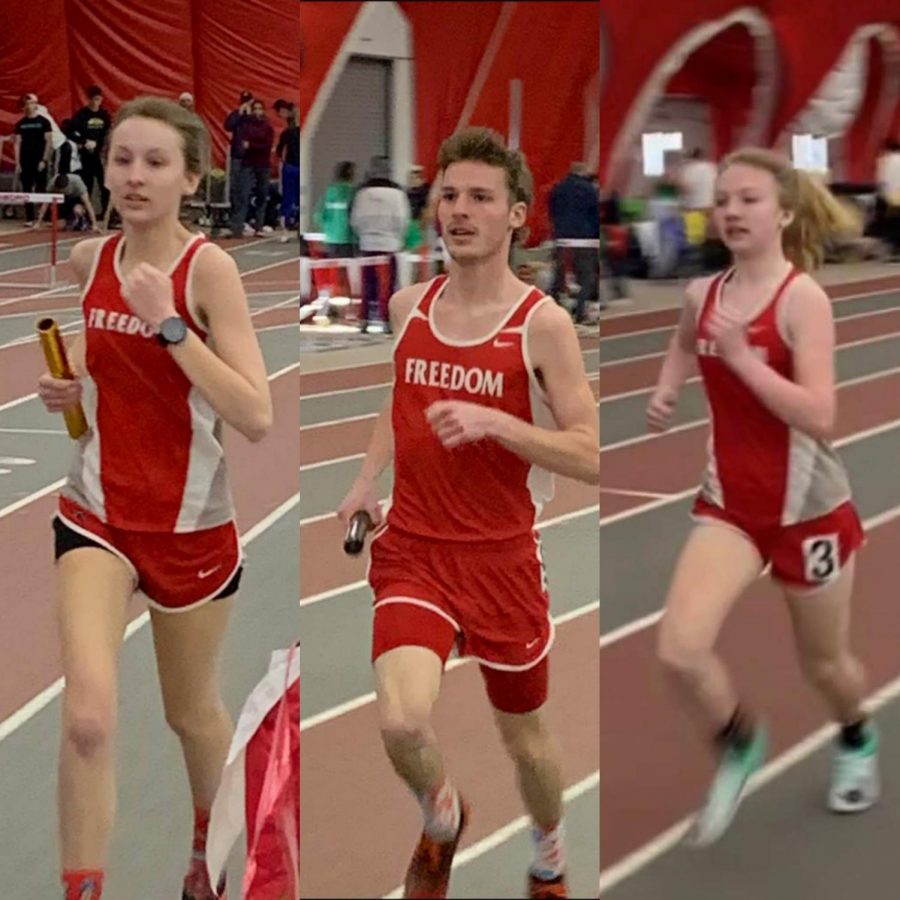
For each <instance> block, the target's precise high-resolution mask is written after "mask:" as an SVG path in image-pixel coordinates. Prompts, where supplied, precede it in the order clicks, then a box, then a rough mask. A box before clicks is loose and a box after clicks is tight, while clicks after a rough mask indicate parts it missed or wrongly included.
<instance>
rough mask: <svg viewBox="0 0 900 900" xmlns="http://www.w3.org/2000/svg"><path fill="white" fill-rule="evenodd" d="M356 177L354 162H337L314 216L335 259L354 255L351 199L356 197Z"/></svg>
mask: <svg viewBox="0 0 900 900" xmlns="http://www.w3.org/2000/svg"><path fill="white" fill-rule="evenodd" d="M355 178H356V166H354V165H353V163H352V162H349V161H345V162H342V163H338V165H337V166H336V167H335V170H334V181H333V182H332V183H331V184H330V185H328V188H327V190H326V191H325V195H324V196H323V197H322V199H321V200H320V201H319V205H318V207H317V208H316V212H315V215H314V216H313V221H314V223H315V226H316V228H318V229H319V230H320V231H322V232H324V234H325V241H324V243H325V252H326V253H327V254H328V256H330V257H331V258H332V259H337V258H339V257H346V256H353V249H354V247H353V231H352V230H351V229H350V203H351V201H352V200H353V181H354V179H355Z"/></svg>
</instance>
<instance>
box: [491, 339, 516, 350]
mask: <svg viewBox="0 0 900 900" xmlns="http://www.w3.org/2000/svg"><path fill="white" fill-rule="evenodd" d="M494 346H495V347H496V348H497V349H498V350H499V349H501V348H502V347H512V346H513V342H512V341H501V340H499V339H496V340H495V341H494Z"/></svg>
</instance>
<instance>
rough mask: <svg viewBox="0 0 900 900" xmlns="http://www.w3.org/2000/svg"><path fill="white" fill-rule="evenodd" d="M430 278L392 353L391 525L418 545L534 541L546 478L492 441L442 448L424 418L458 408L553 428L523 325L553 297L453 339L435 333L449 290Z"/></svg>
mask: <svg viewBox="0 0 900 900" xmlns="http://www.w3.org/2000/svg"><path fill="white" fill-rule="evenodd" d="M446 280H447V279H446V276H440V277H438V278H435V279H434V280H433V281H432V282H431V284H430V285H429V286H428V288H427V289H426V291H425V294H424V295H423V297H422V299H421V300H420V301H419V303H418V304H417V306H416V307H415V308H414V309H413V310H412V312H411V313H410V315H409V318H408V319H407V321H406V323H405V325H404V328H403V331H402V333H401V334H400V336H399V338H398V340H397V344H396V348H395V350H394V397H393V408H392V423H393V430H394V489H393V496H392V501H391V508H390V510H389V512H388V517H387V522H388V525H389V526H391V527H394V528H397V529H399V530H401V531H404V532H407V533H410V534H414V535H417V536H420V537H426V538H435V539H440V540H450V541H460V542H484V541H501V540H506V539H509V538H511V537H518V536H521V535H523V534H530V533H532V531H533V529H534V524H535V520H536V519H537V516H538V515H539V514H540V510H541V506H542V505H543V503H544V502H545V501H547V500H549V499H550V498H551V497H552V495H553V480H552V476H551V475H550V473H548V472H546V471H545V470H543V469H540V468H539V467H537V466H533V465H532V464H531V463H529V462H527V461H526V460H524V459H522V458H521V457H519V456H517V455H516V454H515V453H512V452H511V451H510V450H507V449H506V448H505V447H503V446H502V445H501V444H500V443H499V442H497V441H495V440H493V439H489V438H488V439H484V440H480V441H475V442H472V443H469V444H464V445H462V446H459V447H455V448H452V449H447V448H445V447H444V446H443V445H442V444H441V442H440V440H439V439H438V437H437V436H436V435H435V434H434V432H433V431H432V430H431V426H430V424H429V423H428V421H427V419H426V417H425V412H426V410H427V409H428V407H429V406H430V405H431V404H432V403H434V402H436V401H438V400H463V401H468V402H470V403H480V404H482V405H485V406H490V407H493V408H495V409H500V410H503V411H504V412H507V413H509V414H511V415H513V416H516V417H517V418H520V419H523V420H524V421H526V422H529V423H531V424H536V425H541V426H542V427H551V428H552V427H555V425H554V424H553V419H552V416H551V415H550V411H549V406H548V404H547V400H546V395H545V394H544V392H543V390H542V388H541V387H540V384H539V382H538V380H537V377H536V375H535V372H534V370H533V369H532V367H531V364H530V362H529V358H528V324H529V321H530V320H531V316H532V315H533V313H534V312H535V310H536V309H537V308H538V307H539V306H540V305H541V304H542V303H544V302H548V301H549V299H550V298H548V297H546V296H544V295H543V294H542V293H541V292H540V291H538V290H536V289H531V290H529V291H528V292H527V293H526V294H525V295H524V296H523V297H522V298H521V299H520V300H519V301H518V302H517V303H516V304H515V305H514V306H513V308H512V309H511V310H510V311H509V313H508V314H507V315H506V317H505V319H504V320H503V321H502V322H501V323H500V324H499V325H498V326H497V327H496V328H495V329H494V331H493V332H491V333H490V334H489V335H487V336H486V337H483V338H478V339H475V340H466V341H459V340H451V339H449V338H446V337H444V336H442V335H440V334H439V332H438V329H437V328H436V327H435V319H434V308H435V303H436V302H438V301H439V297H440V294H441V292H442V290H443V288H444V285H445V284H446Z"/></svg>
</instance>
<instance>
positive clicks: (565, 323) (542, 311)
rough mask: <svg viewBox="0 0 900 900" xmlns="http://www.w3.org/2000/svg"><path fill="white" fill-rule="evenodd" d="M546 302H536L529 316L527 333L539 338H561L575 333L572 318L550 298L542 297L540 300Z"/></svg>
mask: <svg viewBox="0 0 900 900" xmlns="http://www.w3.org/2000/svg"><path fill="white" fill-rule="evenodd" d="M540 299H541V300H545V301H546V302H540V301H539V302H538V305H537V306H536V307H535V309H534V312H533V313H532V315H531V322H530V324H529V331H530V332H531V333H532V334H534V335H539V336H550V337H553V336H562V335H563V334H569V333H574V332H575V326H574V325H573V324H572V317H571V316H570V315H569V313H568V312H566V310H565V309H564V308H563V307H562V306H560V305H559V304H558V303H557V302H556V301H555V300H554V299H553V298H552V297H550V296H548V295H546V294H545V295H544V296H543V297H541V298H540Z"/></svg>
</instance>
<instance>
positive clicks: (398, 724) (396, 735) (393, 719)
mask: <svg viewBox="0 0 900 900" xmlns="http://www.w3.org/2000/svg"><path fill="white" fill-rule="evenodd" d="M380 719H381V723H380V724H381V737H382V740H383V741H384V746H385V749H386V750H387V752H388V754H391V753H392V752H394V751H402V750H404V749H407V748H410V747H415V746H417V745H419V744H420V743H421V742H422V741H423V739H424V738H425V736H426V734H427V732H428V729H429V728H430V719H431V710H430V708H429V707H428V706H426V705H423V704H413V703H397V704H391V705H390V706H386V707H384V708H382V709H381V710H380Z"/></svg>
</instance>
